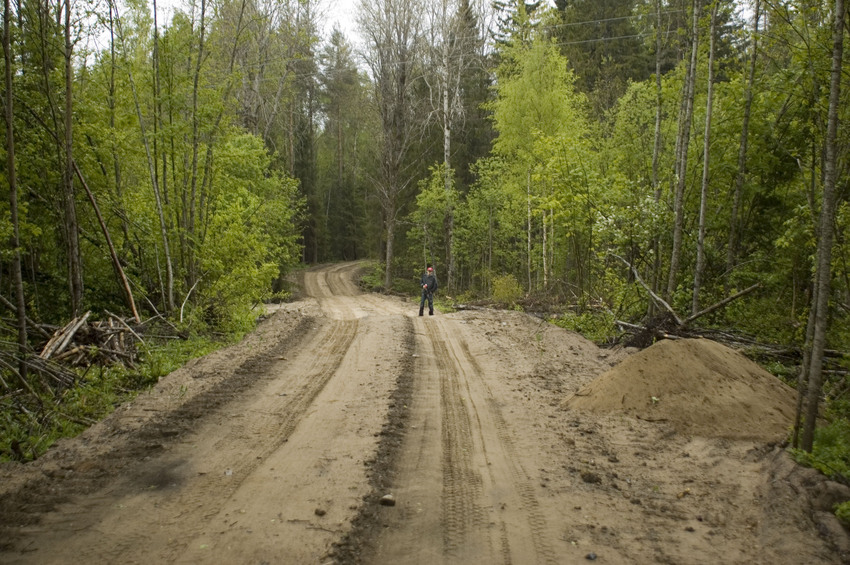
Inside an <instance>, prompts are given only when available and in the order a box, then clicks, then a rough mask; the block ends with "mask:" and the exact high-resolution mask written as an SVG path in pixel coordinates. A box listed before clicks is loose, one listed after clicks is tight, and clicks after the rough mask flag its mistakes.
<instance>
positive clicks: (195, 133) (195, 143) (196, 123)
mask: <svg viewBox="0 0 850 565" xmlns="http://www.w3.org/2000/svg"><path fill="white" fill-rule="evenodd" d="M206 10H207V3H206V0H201V20H200V24H199V25H200V30H199V38H198V54H197V60H196V62H195V72H194V75H193V77H192V169H191V173H190V176H189V183H190V186H189V198H188V205H189V210H188V221H187V225H186V226H185V228H186V232H187V233H188V235H189V238H188V241H187V245H186V249H185V250H184V252H185V253H186V287H187V288H192V287H193V286H194V284H195V282H196V281H197V273H196V268H195V253H194V251H195V250H194V246H195V244H194V241H195V238H194V234H195V213H196V210H195V201H196V199H197V194H196V193H197V190H198V153H199V151H200V145H201V139H200V119H199V117H198V89H199V88H200V78H201V63H202V62H203V58H204V34H205V32H206Z"/></svg>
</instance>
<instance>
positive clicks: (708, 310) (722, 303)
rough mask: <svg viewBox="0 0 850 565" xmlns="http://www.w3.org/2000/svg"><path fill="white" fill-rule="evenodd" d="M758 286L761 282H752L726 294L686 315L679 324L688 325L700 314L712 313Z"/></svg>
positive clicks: (699, 316)
mask: <svg viewBox="0 0 850 565" xmlns="http://www.w3.org/2000/svg"><path fill="white" fill-rule="evenodd" d="M760 286H761V283H760V282H757V283H756V284H754V285H753V286H751V287H749V288H745V289H744V290H742V291H741V292H737V293H735V294H733V295H732V296H728V297H726V298H724V299H723V300H721V301H720V302H718V303H716V304H713V305H711V306H709V307H708V308H706V309H705V310H700V311H699V312H697V313H696V314H692V315H690V316H688V317H687V318H685V319H684V320H682V324H681V325H683V326H686V325H688V324H689V323H691V322H693V321H694V320H696V319H697V318H701V317H702V316H705V315H706V314H711V313H712V312H714V311H715V310H718V309H720V308H723V307H724V306H726V305H727V304H729V303H730V302H732V301H733V300H737V299H738V298H741V297H742V296H744V295H746V294H749V293H751V292H752V291H754V290H755V289H757V288H759V287H760Z"/></svg>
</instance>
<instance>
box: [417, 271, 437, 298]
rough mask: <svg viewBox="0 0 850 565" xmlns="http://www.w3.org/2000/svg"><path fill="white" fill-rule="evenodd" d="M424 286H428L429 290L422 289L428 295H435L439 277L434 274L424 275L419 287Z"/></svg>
mask: <svg viewBox="0 0 850 565" xmlns="http://www.w3.org/2000/svg"><path fill="white" fill-rule="evenodd" d="M423 285H428V288H427V289H425V288H423V289H422V290H423V291H425V292H427V293H428V294H434V291H436V290H437V275H435V274H434V273H433V272H432V273H430V274H428V273H423V274H422V278H421V279H420V281H419V286H423Z"/></svg>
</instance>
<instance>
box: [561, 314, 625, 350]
mask: <svg viewBox="0 0 850 565" xmlns="http://www.w3.org/2000/svg"><path fill="white" fill-rule="evenodd" d="M553 323H554V324H555V325H556V326H558V327H561V328H564V329H567V330H570V331H574V332H576V333H580V334H581V335H583V336H584V337H586V338H587V339H589V340H591V341H595V342H597V343H602V342H605V341H608V340H609V339H611V338H614V337H615V332H614V315H613V314H610V313H607V312H582V313H581V314H576V313H573V312H567V313H566V314H564V316H563V317H561V318H557V319H555V320H553Z"/></svg>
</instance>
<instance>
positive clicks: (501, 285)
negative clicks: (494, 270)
mask: <svg viewBox="0 0 850 565" xmlns="http://www.w3.org/2000/svg"><path fill="white" fill-rule="evenodd" d="M522 294H523V292H522V287H521V286H520V285H519V282H517V280H516V277H514V276H513V275H510V274H508V275H501V276H498V277H495V278H493V300H495V301H496V302H501V303H503V304H514V303H516V301H517V300H519V299H520V298H522Z"/></svg>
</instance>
